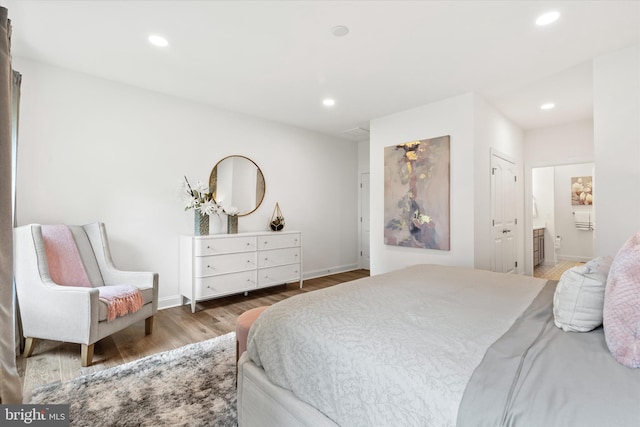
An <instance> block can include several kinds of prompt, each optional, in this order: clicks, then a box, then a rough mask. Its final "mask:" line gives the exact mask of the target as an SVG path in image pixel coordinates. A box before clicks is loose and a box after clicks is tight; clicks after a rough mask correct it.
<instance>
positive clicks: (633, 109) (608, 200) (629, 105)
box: [593, 46, 640, 256]
mask: <svg viewBox="0 0 640 427" xmlns="http://www.w3.org/2000/svg"><path fill="white" fill-rule="evenodd" d="M593 100H594V145H595V163H596V165H595V167H596V173H597V174H598V179H597V182H596V184H595V185H596V188H595V191H597V197H598V200H597V209H598V225H597V228H596V230H595V233H596V235H595V237H596V255H598V256H600V255H612V256H613V255H615V254H616V253H617V251H618V249H620V247H621V246H622V245H623V244H624V242H625V241H626V240H627V239H628V238H629V237H631V236H632V235H633V234H634V233H637V232H638V231H640V197H639V194H640V193H639V191H638V189H640V47H639V46H635V47H631V48H627V49H622V50H619V51H616V52H613V53H610V54H607V55H603V56H601V57H598V58H596V59H595V60H594V63H593Z"/></svg>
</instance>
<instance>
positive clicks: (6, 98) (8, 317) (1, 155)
mask: <svg viewBox="0 0 640 427" xmlns="http://www.w3.org/2000/svg"><path fill="white" fill-rule="evenodd" d="M10 46H11V22H10V21H9V19H8V12H7V9H6V8H4V7H0V331H2V332H0V403H2V404H8V403H22V383H21V381H20V377H19V376H18V370H17V368H16V352H15V342H16V341H15V328H16V325H15V295H14V291H13V290H14V286H13V200H12V187H13V184H12V183H13V180H12V163H13V155H12V152H13V149H12V145H13V143H12V130H11V128H12V120H13V114H12V110H13V89H12V87H13V81H14V78H13V72H12V70H11V56H10Z"/></svg>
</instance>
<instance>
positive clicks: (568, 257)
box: [556, 254, 592, 262]
mask: <svg viewBox="0 0 640 427" xmlns="http://www.w3.org/2000/svg"><path fill="white" fill-rule="evenodd" d="M556 259H557V260H558V261H577V262H587V261H591V259H592V258H589V257H584V256H580V255H560V254H558V255H556Z"/></svg>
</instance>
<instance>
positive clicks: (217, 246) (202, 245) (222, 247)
mask: <svg viewBox="0 0 640 427" xmlns="http://www.w3.org/2000/svg"><path fill="white" fill-rule="evenodd" d="M255 250H256V238H255V236H240V237H221V238H215V239H197V240H196V241H195V243H194V248H193V254H194V255H195V256H203V255H217V254H228V253H234V252H250V251H255Z"/></svg>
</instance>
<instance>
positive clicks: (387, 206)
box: [384, 135, 450, 251]
mask: <svg viewBox="0 0 640 427" xmlns="http://www.w3.org/2000/svg"><path fill="white" fill-rule="evenodd" d="M449 139H450V138H449V135H447V136H441V137H438V138H431V139H422V140H419V141H412V142H406V143H404V144H399V145H393V146H390V147H385V148H384V243H385V245H393V246H407V247H413V248H425V249H438V250H443V251H448V250H449V249H450V248H449V244H450V235H449V221H450V218H449V180H450V178H449V162H450V160H449V159H450V147H449Z"/></svg>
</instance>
